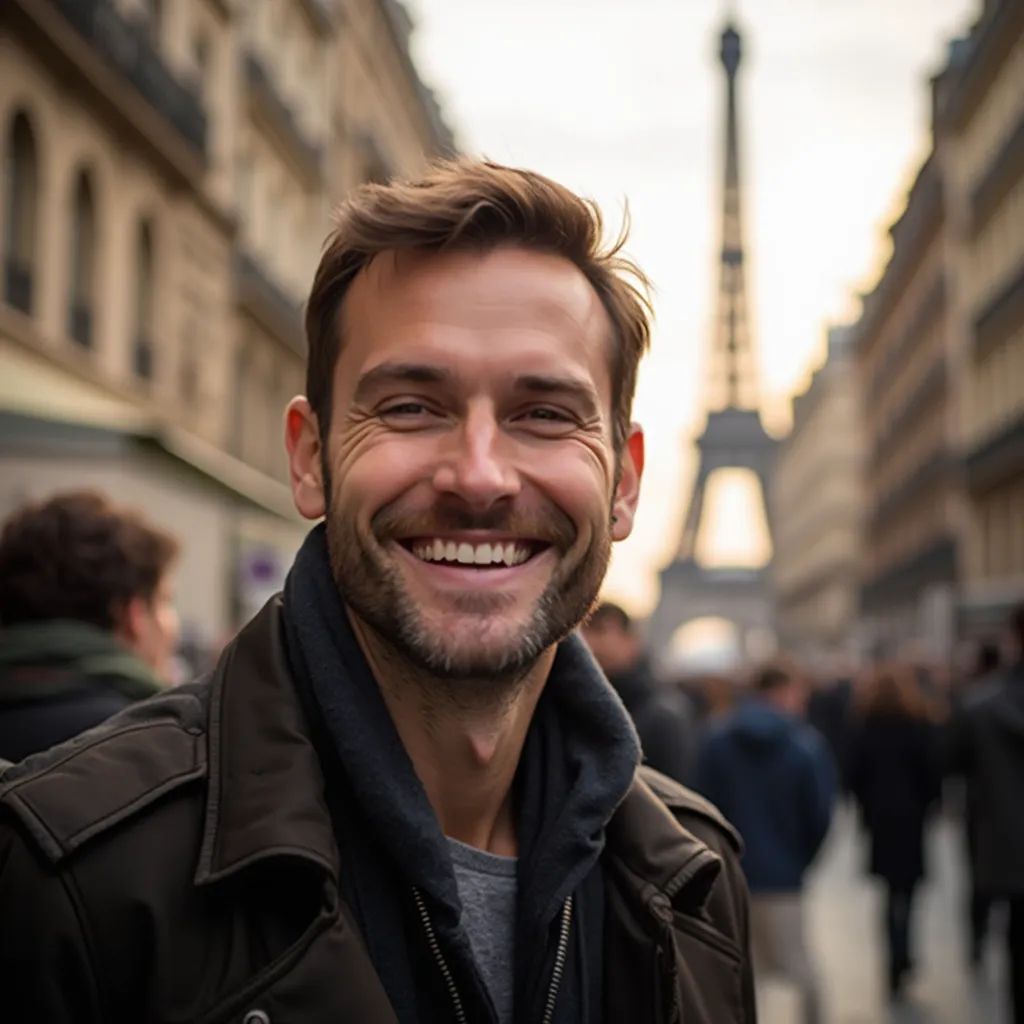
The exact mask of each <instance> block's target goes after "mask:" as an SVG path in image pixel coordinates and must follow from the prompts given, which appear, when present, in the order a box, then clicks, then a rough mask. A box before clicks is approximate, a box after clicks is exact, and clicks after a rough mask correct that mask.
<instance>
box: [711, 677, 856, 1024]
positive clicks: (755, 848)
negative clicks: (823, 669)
mask: <svg viewBox="0 0 1024 1024" xmlns="http://www.w3.org/2000/svg"><path fill="white" fill-rule="evenodd" d="M807 696H808V687H807V685H806V683H805V682H804V680H803V679H802V678H801V676H800V675H798V674H797V673H796V672H795V671H793V670H792V669H790V668H788V667H784V666H781V665H771V666H768V667H767V668H764V669H762V670H761V671H759V672H758V673H757V674H756V676H755V679H754V686H753V693H752V694H751V695H750V696H749V697H748V698H747V699H746V700H744V701H743V702H741V704H740V705H739V707H738V708H737V709H736V711H734V712H733V713H732V714H731V715H729V716H728V717H727V718H726V719H724V720H722V721H721V722H718V723H715V724H714V725H712V727H711V728H710V730H709V732H708V734H707V736H706V737H705V740H704V743H703V744H702V746H701V750H700V753H699V756H698V763H697V775H696V785H697V788H698V790H699V791H700V792H702V793H703V794H704V795H705V796H707V797H708V799H710V800H712V801H713V802H714V803H715V804H716V805H717V806H718V807H719V808H721V809H722V810H723V812H724V813H725V814H726V816H727V817H728V818H729V820H730V821H732V822H733V824H735V825H736V827H737V828H738V829H739V832H740V835H741V836H742V837H743V841H744V844H745V850H744V854H743V868H744V871H745V873H746V877H747V882H748V883H749V885H750V892H751V931H752V938H753V948H754V959H755V963H756V964H757V966H758V971H759V972H760V971H763V972H764V973H765V974H777V975H779V976H781V977H783V978H785V979H786V980H788V981H789V982H790V983H792V984H793V985H794V986H795V987H796V988H797V989H798V991H799V993H800V996H801V1003H802V1014H803V1016H802V1019H803V1020H804V1022H805V1024H815V1022H817V1021H820V1020H821V1019H822V1011H821V1000H820V995H819V986H818V981H817V974H816V970H815V968H814V964H813V960H812V957H811V954H810V951H809V949H808V944H807V940H806V935H805V928H804V922H803V901H802V890H803V881H804V873H805V872H806V870H807V868H808V867H809V866H810V864H811V862H812V861H813V860H814V857H815V855H816V854H817V852H818V850H819V848H820V847H821V844H822V842H823V841H824V839H825V836H826V834H827V832H828V828H829V824H830V822H831V817H832V810H833V805H834V803H835V795H836V771H835V765H834V763H833V761H832V757H831V754H830V753H829V750H828V747H827V745H826V743H825V741H824V739H823V738H822V737H821V736H820V735H819V733H818V732H817V731H816V730H815V729H814V728H812V727H811V726H810V725H808V724H806V722H805V721H804V720H803V715H804V712H805V707H806V702H807Z"/></svg>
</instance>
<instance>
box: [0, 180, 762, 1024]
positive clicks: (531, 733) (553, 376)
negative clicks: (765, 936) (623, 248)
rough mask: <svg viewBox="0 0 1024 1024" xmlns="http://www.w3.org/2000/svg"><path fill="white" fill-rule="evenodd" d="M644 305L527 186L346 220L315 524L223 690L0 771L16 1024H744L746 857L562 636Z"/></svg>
mask: <svg viewBox="0 0 1024 1024" xmlns="http://www.w3.org/2000/svg"><path fill="white" fill-rule="evenodd" d="M644 283H645V282H644V280H643V277H642V275H641V274H640V273H639V271H637V270H636V268H635V267H633V266H632V265H631V264H630V263H629V262H628V261H627V260H625V259H624V258H623V257H622V256H621V255H620V254H619V246H618V245H614V246H611V247H605V246H604V245H603V243H602V239H601V222H600V217H599V215H598V213H597V210H596V209H595V208H594V207H593V206H592V205H590V204H588V203H586V202H584V201H583V200H581V199H579V198H578V197H576V196H575V195H573V194H572V193H571V192H569V191H568V190H566V189H565V188H563V187H561V186H559V185H557V184H555V183H554V182H552V181H550V180H548V179H546V178H543V177H541V176H539V175H536V174H532V173H529V172H525V171H519V170H513V169H510V168H504V167H499V166H495V165H491V164H486V163H481V162H475V161H460V162H455V163H448V164H442V165H439V166H437V167H435V168H434V169H432V171H431V172H430V173H429V175H428V176H427V177H426V178H425V179H423V180H422V181H418V182H415V183H410V184H393V185H388V186H367V187H365V188H362V189H360V190H357V191H356V192H355V193H354V194H353V195H352V196H351V197H350V199H349V200H348V201H347V202H346V203H345V204H344V205H343V207H342V208H341V210H340V212H339V215H338V221H337V226H336V228H335V230H334V232H333V234H332V235H331V237H330V239H329V240H328V244H327V246H326V249H325V251H324V255H323V258H322V260H321V263H320V267H319V269H318V271H317V274H316V278H315V280H314V283H313V288H312V292H311V294H310V298H309V303H308V308H307V316H306V331H307V338H308V343H309V366H308V375H307V389H306V391H307V394H306V397H299V398H295V399H293V400H292V402H291V403H290V404H289V407H288V410H287V414H286V436H285V443H286V446H287V449H288V454H289V459H290V467H291V486H292V492H293V495H294V499H295V504H296V507H297V508H298V510H299V512H300V513H301V514H302V515H304V516H305V517H307V518H308V519H310V520H321V519H322V520H323V522H321V523H320V524H319V525H317V526H316V527H314V528H313V530H312V532H311V533H310V534H309V536H308V538H307V540H306V542H305V544H304V545H303V547H302V549H301V550H300V552H299V553H298V556H297V558H296V561H295V564H294V566H293V568H292V571H291V573H290V575H289V577H288V581H287V584H286V587H285V591H284V594H283V595H281V596H280V597H278V598H276V599H274V600H273V601H271V602H270V603H269V604H268V605H267V607H266V608H264V610H263V611H262V612H261V613H260V614H259V615H258V616H257V617H256V618H255V619H254V620H253V621H252V622H251V623H250V624H249V625H248V626H246V627H245V628H244V629H243V631H242V632H241V634H240V635H239V636H238V638H237V639H236V641H235V642H234V643H233V644H232V645H231V646H230V647H229V648H228V650H227V651H226V652H225V654H224V656H223V658H222V660H221V662H220V664H219V665H218V667H217V668H216V670H215V671H214V672H213V673H212V676H211V677H210V678H208V679H204V680H201V681H199V682H198V683H196V684H193V685H191V686H188V687H183V688H180V689H179V690H177V691H174V692H172V693H170V694H168V695H166V696H163V697H161V698H159V699H157V700H155V701H152V702H149V703H147V704H145V705H142V706H139V707H137V708H135V709H133V710H132V711H131V712H129V713H127V714H125V715H122V716H120V717H119V718H116V719H114V720H113V721H112V722H111V723H109V724H108V725H107V726H106V727H104V728H103V729H102V730H101V731H99V732H95V733H93V734H91V735H90V736H89V737H87V738H86V739H85V740H83V741H82V742H80V743H78V744H77V745H76V746H74V747H71V748H60V749H58V751H56V752H54V753H53V754H51V755H47V756H46V757H44V758H42V759H39V760H35V761H32V762H29V763H27V764H25V765H23V766H18V767H16V768H12V769H9V770H8V771H7V773H6V774H5V775H3V776H0V974H2V975H3V977H4V978H5V979H7V980H6V981H5V992H4V1007H5V1020H12V1021H22V1020H24V1021H28V1020H33V1021H34V1020H47V1021H53V1022H58V1024H59V1022H70V1021H104V1022H121V1021H124V1022H128V1021H132V1022H138V1021H160V1022H168V1024H170V1022H172V1021H175V1022H184V1021H210V1022H220V1021H236V1020H237V1021H240V1022H244V1024H267V1022H268V1021H269V1022H273V1024H282V1022H303V1024H320V1022H323V1024H328V1022H330V1024H341V1022H353V1024H354V1022H360V1024H363V1022H378V1021H379V1022H382V1024H383V1022H387V1024H395V1022H402V1024H406V1022H423V1024H433V1022H449V1021H452V1022H472V1024H479V1022H500V1024H512V1022H513V1021H514V1022H517V1024H519V1022H521V1024H528V1022H537V1024H541V1022H574V1024H576V1022H579V1024H584V1022H588V1024H589V1022H602V1021H603V1022H608V1024H612V1022H618V1021H623V1020H627V1019H628V1020H630V1021H631V1022H636V1024H647V1022H650V1024H660V1022H666V1024H667V1022H670V1021H678V1020H679V1019H683V1020H686V1021H688V1022H693V1024H697V1022H706V1024H711V1022H714V1024H727V1022H732V1021H744V1022H745V1021H752V1020H753V1019H754V1007H753V996H752V982H751V974H750V966H749V957H748V952H747V897H746V890H745V888H744V885H743V881H742V877H741V875H740V871H739V868H738V859H737V854H738V840H737V839H736V837H735V834H734V833H733V832H732V830H731V829H730V828H729V826H728V825H727V824H726V823H725V822H724V821H723V820H722V818H721V817H720V816H719V814H718V813H717V812H716V811H715V810H714V809H713V808H712V807H711V806H710V805H708V804H707V803H705V802H703V801H702V800H700V799H699V798H698V797H696V796H694V795H693V794H691V793H690V792H689V791H687V790H685V789H683V788H682V787H680V786H678V785H676V784H674V783H672V782H670V781H669V780H668V779H665V778H664V777H662V776H659V775H657V773H655V772H653V771H651V770H649V769H646V768H640V767H638V762H639V747H638V743H637V739H636V734H635V732H634V730H633V727H632V725H631V724H630V721H629V718H628V716H627V715H626V712H625V710H624V708H623V707H622V704H621V703H620V702H619V700H618V698H617V697H616V696H615V694H614V691H612V689H611V688H610V686H609V685H608V683H607V681H606V680H605V679H604V677H603V676H602V675H601V673H600V671H599V670H598V669H597V667H596V665H595V663H594V662H593V660H592V659H591V657H590V655H589V653H588V652H587V650H586V648H585V647H584V645H583V644H582V642H581V641H580V640H579V639H578V637H577V636H576V635H575V634H574V632H573V631H574V629H575V627H576V626H577V624H578V623H579V622H580V621H581V620H582V619H583V618H584V617H585V616H586V614H587V612H588V611H589V610H590V608H591V607H592V605H593V603H594V601H595V599H596V595H597V592H598V589H599V587H600V584H601V581H602V579H603V577H604V574H605V569H606V567H607V564H608V558H609V554H610V550H611V545H612V543H613V542H615V541H618V540H622V539H624V538H625V537H627V536H628V535H629V533H630V531H631V529H632V525H633V515H634V511H635V509H636V504H637V498H638V494H639V484H640V476H641V471H642V468H643V436H642V434H641V432H640V430H639V428H637V427H636V426H635V425H633V424H631V422H630V408H631V404H632V398H633V390H634V385H635V381H636V369H637V364H638V362H639V359H640V357H641V355H642V354H643V352H644V350H645V349H646V346H647V343H648V335H649V325H648V317H647V306H646V302H645V300H644V298H643V291H642V289H643V286H644ZM12 1007H13V1016H11V1008H12Z"/></svg>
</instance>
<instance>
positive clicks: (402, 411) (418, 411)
mask: <svg viewBox="0 0 1024 1024" xmlns="http://www.w3.org/2000/svg"><path fill="white" fill-rule="evenodd" d="M429 412H430V410H429V409H428V408H427V407H426V406H425V405H424V404H423V403H422V402H397V403H396V404H395V405H389V406H387V407H386V408H384V409H381V411H380V414H381V416H399V417H403V416H404V417H408V416H426V415H428V414H429Z"/></svg>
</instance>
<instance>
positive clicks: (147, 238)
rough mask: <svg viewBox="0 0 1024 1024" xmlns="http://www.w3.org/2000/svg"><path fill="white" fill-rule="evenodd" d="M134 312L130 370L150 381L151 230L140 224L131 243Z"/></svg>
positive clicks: (149, 227) (151, 345) (151, 377)
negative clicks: (133, 262)
mask: <svg viewBox="0 0 1024 1024" xmlns="http://www.w3.org/2000/svg"><path fill="white" fill-rule="evenodd" d="M135 274H136V280H135V311H134V317H133V320H134V336H133V338H132V368H133V369H134V371H135V376H136V377H140V378H142V380H152V379H153V287H154V284H153V229H152V227H151V226H150V223H149V221H145V220H144V221H141V222H140V224H139V229H138V235H137V237H136V240H135Z"/></svg>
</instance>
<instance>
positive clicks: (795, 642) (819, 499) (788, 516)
mask: <svg viewBox="0 0 1024 1024" xmlns="http://www.w3.org/2000/svg"><path fill="white" fill-rule="evenodd" d="M850 342H851V333H850V328H849V327H845V326H844V327H833V328H831V329H830V330H829V332H828V349H827V354H826V358H825V362H824V363H823V364H822V366H821V367H819V369H818V370H817V371H816V372H815V373H814V375H813V377H812V378H811V381H810V383H809V384H808V386H807V388H806V390H804V391H803V392H802V393H801V394H799V395H797V396H796V398H794V400H793V426H792V430H791V431H790V433H789V435H788V436H787V437H785V438H784V439H783V440H782V441H781V442H780V444H779V447H778V449H777V452H776V457H775V465H774V468H773V470H772V476H771V486H770V492H769V500H770V502H771V509H772V522H773V523H774V525H775V534H774V536H775V555H774V558H773V560H772V592H773V593H772V596H773V604H774V608H775V616H776V630H777V633H778V638H779V645H780V647H781V649H782V650H784V651H787V652H788V653H791V654H793V655H795V656H798V657H800V658H802V659H805V660H807V661H809V662H811V663H814V662H816V661H819V660H825V659H829V658H832V657H834V656H837V655H841V656H845V655H849V654H854V653H856V644H857V639H858V638H857V619H858V608H859V590H860V560H861V554H862V546H863V526H864V524H863V508H864V495H863V455H864V433H863V425H862V422H861V404H860V398H859V392H858V378H857V374H856V366H855V364H854V361H853V357H852V351H851V343H850Z"/></svg>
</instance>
